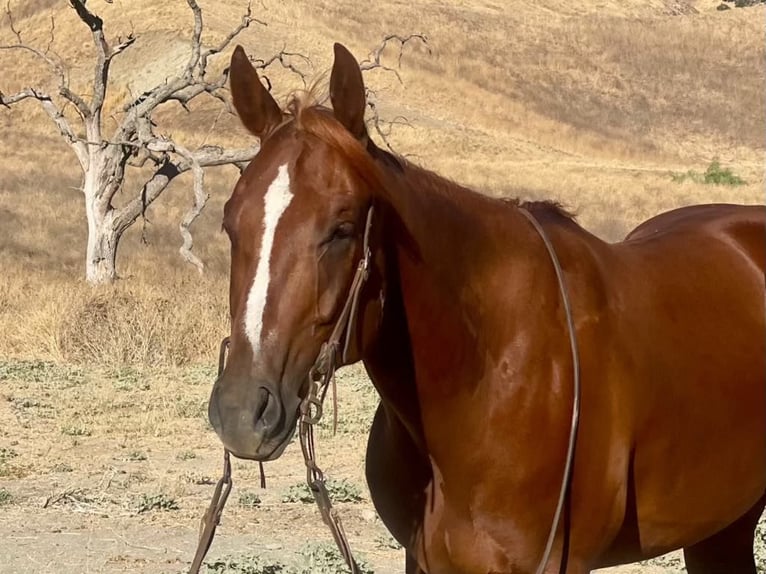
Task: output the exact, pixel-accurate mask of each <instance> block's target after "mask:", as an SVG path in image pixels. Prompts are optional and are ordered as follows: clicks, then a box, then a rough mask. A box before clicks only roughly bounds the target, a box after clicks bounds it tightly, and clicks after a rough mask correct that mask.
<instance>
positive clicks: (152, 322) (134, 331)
mask: <svg viewBox="0 0 766 574" xmlns="http://www.w3.org/2000/svg"><path fill="white" fill-rule="evenodd" d="M154 279H155V277H154V276H151V275H145V276H141V277H134V278H132V279H131V280H128V281H121V282H118V283H117V284H115V285H113V286H107V287H102V288H98V289H94V288H92V287H90V286H89V285H87V284H86V283H85V282H84V281H81V280H78V279H75V278H72V277H69V276H66V275H64V274H57V275H54V274H52V273H42V274H40V275H35V276H30V277H24V276H22V275H16V274H11V275H6V276H4V277H2V279H0V301H2V304H1V305H0V309H2V313H0V331H1V332H2V333H3V336H2V337H0V356H5V357H19V358H22V357H23V358H35V359H47V360H55V361H66V362H70V363H75V364H89V365H101V366H110V367H113V366H122V365H128V364H130V365H146V366H160V365H162V366H173V365H184V364H189V363H194V362H199V361H210V360H213V359H214V357H215V348H216V345H217V342H218V339H219V338H220V337H221V336H223V334H225V333H226V332H227V330H228V309H227V305H226V294H227V285H226V280H225V279H224V277H223V276H217V277H198V276H197V275H196V274H195V273H194V272H191V271H186V272H183V271H176V272H171V273H168V276H167V277H165V278H163V280H162V281H154Z"/></svg>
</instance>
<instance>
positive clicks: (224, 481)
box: [189, 207, 580, 574]
mask: <svg viewBox="0 0 766 574" xmlns="http://www.w3.org/2000/svg"><path fill="white" fill-rule="evenodd" d="M520 211H521V212H522V214H524V216H525V217H526V218H527V219H528V220H529V221H530V223H531V224H532V226H533V227H534V229H535V231H536V232H537V233H538V235H540V237H541V238H542V240H543V243H544V244H545V248H546V250H547V252H548V255H549V257H550V259H551V263H552V264H553V267H554V270H555V272H556V279H557V282H558V287H559V291H560V294H561V298H562V303H563V306H564V312H565V315H566V321H567V328H568V332H569V341H570V348H571V352H572V365H573V376H574V403H573V408H572V419H571V426H570V434H569V444H568V448H567V458H566V464H565V467H564V476H563V478H562V481H561V490H560V492H559V498H558V503H557V506H556V511H555V513H554V517H553V522H552V524H551V530H550V533H549V535H548V540H547V542H546V546H545V551H544V553H543V557H542V559H541V561H540V564H539V566H538V568H537V570H536V574H542V573H543V572H544V570H545V568H546V566H547V564H548V561H549V559H550V555H551V551H552V548H553V543H554V541H555V539H556V532H557V531H558V526H559V523H560V521H561V513H562V511H563V508H564V505H565V503H566V498H567V493H568V492H569V488H570V485H571V481H572V466H573V463H574V449H575V443H576V439H577V427H578V422H579V415H580V365H579V354H578V349H577V337H576V333H575V329H574V320H573V318H572V309H571V305H570V302H569V296H568V291H567V288H566V281H565V279H564V273H563V271H562V269H561V265H560V263H559V260H558V257H557V256H556V252H555V250H554V248H553V245H552V243H551V242H550V239H549V238H548V236H547V235H546V233H545V231H544V230H543V228H542V226H541V225H540V224H539V222H538V221H537V220H536V219H535V217H534V216H533V215H532V214H531V213H530V212H529V211H527V210H526V209H523V208H520ZM373 214H374V209H373V207H370V208H369V210H368V211H367V221H366V224H365V229H364V239H363V245H362V249H363V251H362V257H361V259H360V260H359V263H358V265H357V268H356V272H355V273H354V278H353V280H352V282H351V287H350V289H349V293H348V296H347V298H346V302H345V304H344V305H343V308H342V310H341V312H340V315H339V317H338V320H337V322H336V323H335V327H334V328H333V331H332V333H331V335H330V338H329V339H328V340H327V341H326V342H325V343H323V344H322V347H321V349H320V351H319V355H318V356H317V359H316V361H315V362H314V365H313V366H312V367H311V369H310V370H309V375H308V392H307V394H306V397H305V398H304V399H303V400H302V401H301V404H300V417H299V419H298V437H299V441H300V445H301V451H302V453H303V460H304V462H305V465H306V483H307V485H308V487H309V489H310V490H311V492H312V494H313V495H314V500H315V501H316V503H317V507H318V508H319V512H320V514H321V515H322V520H323V521H324V523H325V524H326V525H327V526H328V527H329V528H330V531H331V533H332V536H333V539H334V540H335V544H336V545H337V547H338V550H339V551H340V553H341V555H342V556H343V559H344V560H345V562H346V564H347V565H348V567H349V569H350V572H351V574H360V569H359V566H358V565H357V563H356V560H355V559H354V557H353V554H352V552H351V547H350V545H349V542H348V538H347V537H346V533H345V531H344V530H343V525H342V523H341V520H340V516H338V513H337V512H336V511H335V509H334V508H333V506H332V502H331V500H330V495H329V493H328V491H327V487H326V484H325V477H324V473H323V472H322V470H321V469H320V468H319V466H318V464H317V459H316V447H315V443H314V426H315V425H316V424H318V423H319V421H320V419H321V418H322V414H323V411H322V407H323V404H324V399H325V397H326V395H327V391H328V389H329V387H330V385H331V384H332V386H333V396H335V371H336V369H337V367H338V366H339V365H343V364H344V363H345V361H346V354H347V352H348V347H349V344H350V341H351V336H352V333H353V327H354V323H355V321H356V315H357V310H358V307H359V297H360V294H361V291H362V287H363V286H364V283H365V281H366V280H367V277H368V276H369V270H370V261H371V258H372V255H371V251H370V232H371V229H372V218H373ZM228 347H229V338H228V337H226V338H224V339H223V340H222V341H221V347H220V351H219V356H218V376H219V377H220V376H221V375H222V374H223V370H224V367H225V364H226V354H227V350H228ZM335 414H336V416H337V409H335ZM259 464H261V486H262V487H263V486H264V475H263V466H262V463H259ZM231 488H232V479H231V461H230V454H229V451H228V450H226V449H224V461H223V475H222V477H221V479H220V480H219V481H218V484H217V485H216V487H215V490H214V491H213V498H212V500H211V501H210V505H209V506H208V509H207V511H205V514H204V515H203V517H202V520H201V524H200V536H199V541H198V544H197V550H196V553H195V556H194V560H193V562H192V565H191V567H190V569H189V574H198V573H199V570H200V568H201V566H202V562H203V560H204V559H205V555H206V554H207V552H208V550H209V548H210V545H211V543H212V541H213V537H214V536H215V530H216V527H217V526H218V524H219V523H220V519H221V513H222V512H223V507H224V505H225V504H226V500H227V498H228V496H229V493H230V492H231Z"/></svg>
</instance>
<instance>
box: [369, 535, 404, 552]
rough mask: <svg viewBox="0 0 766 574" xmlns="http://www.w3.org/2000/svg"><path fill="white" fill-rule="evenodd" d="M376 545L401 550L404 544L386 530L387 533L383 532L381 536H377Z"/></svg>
mask: <svg viewBox="0 0 766 574" xmlns="http://www.w3.org/2000/svg"><path fill="white" fill-rule="evenodd" d="M375 546H377V547H378V548H390V549H393V550H401V549H402V545H401V544H399V542H398V541H397V540H396V538H394V537H393V536H391V534H390V533H388V532H386V533H385V534H381V535H380V536H378V537H376V538H375Z"/></svg>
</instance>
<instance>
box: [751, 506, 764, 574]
mask: <svg viewBox="0 0 766 574" xmlns="http://www.w3.org/2000/svg"><path fill="white" fill-rule="evenodd" d="M753 552H754V553H755V565H756V566H757V567H758V571H759V572H760V574H765V573H766V513H764V515H763V516H761V521H760V522H759V523H758V526H756V527H755V542H754V543H753Z"/></svg>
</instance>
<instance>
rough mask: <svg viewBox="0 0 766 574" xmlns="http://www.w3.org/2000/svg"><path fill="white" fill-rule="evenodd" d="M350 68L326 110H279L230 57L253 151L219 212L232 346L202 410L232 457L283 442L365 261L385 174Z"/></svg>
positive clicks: (271, 449) (242, 63)
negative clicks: (227, 247) (227, 262)
mask: <svg viewBox="0 0 766 574" xmlns="http://www.w3.org/2000/svg"><path fill="white" fill-rule="evenodd" d="M336 52H337V50H336ZM354 66H355V70H356V75H354V73H353V71H354V68H353V67H352V68H349V69H350V70H351V72H352V73H351V74H348V73H343V74H338V73H336V72H335V71H334V72H333V77H332V81H331V98H332V100H333V104H334V105H335V106H336V110H337V111H336V113H335V115H333V112H332V111H330V110H329V109H327V108H323V107H320V106H317V105H306V104H302V103H301V102H300V101H299V100H294V101H293V102H291V104H290V106H288V109H287V110H282V109H280V107H279V105H278V104H277V103H276V102H275V100H274V99H273V98H272V96H271V95H270V94H269V92H268V91H267V90H266V89H265V88H264V87H263V85H262V84H261V82H260V79H259V78H258V75H257V73H256V71H255V69H254V68H253V67H252V65H251V64H250V61H249V60H248V58H247V56H246V55H245V52H244V50H243V49H242V48H241V47H237V49H236V50H235V51H234V54H233V56H232V60H231V67H230V72H229V73H230V81H231V93H232V99H233V102H234V107H235V108H236V110H237V113H238V115H239V117H240V119H241V121H242V123H243V124H244V125H245V127H246V128H247V129H248V130H249V131H250V132H252V133H253V134H254V135H255V136H256V137H258V138H259V139H260V142H261V148H260V151H259V152H258V155H256V156H255V158H254V159H253V160H252V161H251V162H250V165H249V166H248V167H247V169H246V170H245V171H244V172H243V174H242V176H241V177H240V179H239V181H238V182H237V184H236V186H235V188H234V191H233V193H232V195H231V197H230V198H229V200H228V202H227V203H226V206H225V208H224V219H223V226H224V229H225V231H226V233H227V234H228V236H229V239H230V241H231V282H230V291H229V303H230V313H231V325H232V326H231V348H230V353H229V360H228V363H227V365H226V368H225V370H224V372H223V374H222V376H221V377H220V378H219V379H218V380H217V381H216V383H215V385H214V387H213V391H212V394H211V397H210V405H209V410H208V414H209V418H210V422H211V423H212V425H213V427H214V428H215V430H216V432H217V433H218V436H219V437H220V438H221V440H222V441H223V443H224V445H225V446H226V447H227V448H228V449H229V450H230V451H231V452H232V453H233V454H235V455H236V456H239V457H243V458H252V459H257V460H268V459H274V458H277V457H278V456H279V455H280V454H281V453H282V451H283V450H284V448H285V446H286V445H287V443H288V442H289V441H290V439H291V437H292V435H293V432H294V431H295V426H296V418H297V416H298V409H299V406H300V402H301V400H302V399H303V398H304V397H305V394H306V392H307V389H308V384H307V381H308V373H309V370H310V369H311V367H312V365H313V364H314V362H315V360H316V358H317V356H318V354H319V352H320V348H321V346H322V343H323V342H325V341H326V340H327V339H328V338H329V337H330V334H331V332H332V330H333V327H334V326H335V324H336V322H337V319H338V316H339V314H340V313H341V309H342V308H343V306H344V304H345V303H346V301H347V298H348V294H349V288H350V284H351V282H352V277H353V276H354V272H355V269H356V267H357V264H358V262H359V261H360V259H361V258H362V256H363V253H362V251H363V249H362V243H363V236H364V233H365V223H366V218H367V214H368V210H369V208H370V206H371V205H372V203H373V191H374V189H375V188H376V186H378V185H379V184H380V177H381V176H380V172H379V171H378V167H377V165H376V163H375V162H373V161H371V160H370V155H369V154H368V152H367V149H366V146H367V141H366V140H367V135H366V129H365V124H364V108H365V95H364V87H363V85H362V78H361V72H360V71H359V67H358V65H356V62H354ZM373 283H374V280H373ZM368 285H369V284H368ZM373 288H374V287H373ZM376 305H378V306H379V305H382V303H377V299H376V298H375V297H368V298H367V300H365V302H364V303H363V304H362V305H361V307H360V309H359V311H358V314H359V315H360V317H358V318H357V321H356V324H357V325H360V324H363V323H366V324H367V325H371V324H374V323H375V318H374V317H375V313H376V312H377V313H379V309H378V310H377V311H376ZM361 316H363V317H361ZM362 319H364V320H362ZM365 337H366V335H365V334H364V332H363V329H362V328H358V329H355V332H354V333H352V337H351V345H350V348H349V353H348V356H347V357H346V362H347V363H350V362H353V361H355V360H358V359H359V357H360V348H361V347H362V346H363V345H364V340H365Z"/></svg>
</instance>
